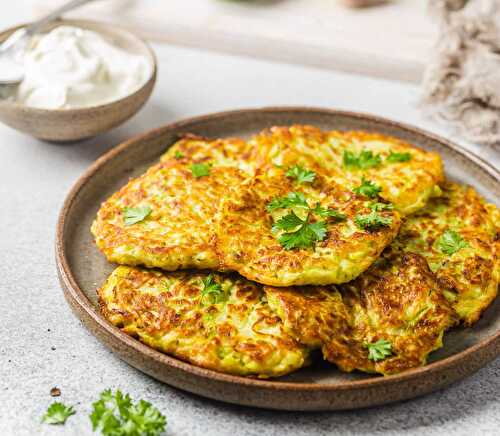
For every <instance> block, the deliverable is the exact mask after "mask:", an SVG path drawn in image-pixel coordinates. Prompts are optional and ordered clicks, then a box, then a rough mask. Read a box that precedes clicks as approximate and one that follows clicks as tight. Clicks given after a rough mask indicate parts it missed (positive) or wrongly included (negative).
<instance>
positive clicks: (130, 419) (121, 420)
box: [90, 389, 167, 436]
mask: <svg viewBox="0 0 500 436" xmlns="http://www.w3.org/2000/svg"><path fill="white" fill-rule="evenodd" d="M92 407H93V410H92V413H91V414H90V421H91V422H92V429H93V430H94V431H96V430H99V431H100V432H101V433H102V434H103V435H104V436H157V435H159V434H161V433H162V432H163V431H165V426H166V424H167V420H166V418H165V417H164V416H163V415H162V414H161V413H160V411H159V410H158V409H157V408H156V407H154V406H153V405H152V404H151V403H148V402H147V401H144V400H140V401H139V402H137V403H135V404H134V403H133V402H132V399H131V398H130V396H129V395H128V394H126V395H123V394H122V393H121V391H119V390H117V391H116V392H115V393H114V394H113V393H112V392H111V390H110V389H106V390H105V391H103V392H102V393H101V397H100V399H99V400H98V401H96V402H95V403H94V404H93V405H92Z"/></svg>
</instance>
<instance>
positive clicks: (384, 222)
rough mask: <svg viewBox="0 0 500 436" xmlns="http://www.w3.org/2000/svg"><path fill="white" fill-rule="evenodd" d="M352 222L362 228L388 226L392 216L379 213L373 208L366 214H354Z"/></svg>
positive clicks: (374, 228) (369, 228) (373, 228)
mask: <svg viewBox="0 0 500 436" xmlns="http://www.w3.org/2000/svg"><path fill="white" fill-rule="evenodd" d="M354 222H355V223H356V225H357V226H358V227H360V228H362V229H365V230H376V229H378V228H380V227H384V226H390V225H391V223H392V218H390V217H384V216H382V215H379V214H378V213H377V212H376V211H375V210H373V211H371V212H370V213H369V214H368V215H356V217H355V218H354Z"/></svg>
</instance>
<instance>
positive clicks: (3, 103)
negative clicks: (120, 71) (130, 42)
mask: <svg viewBox="0 0 500 436" xmlns="http://www.w3.org/2000/svg"><path fill="white" fill-rule="evenodd" d="M29 24H31V22H26V23H22V24H18V25H16V26H13V27H9V28H7V29H5V30H2V31H0V42H1V41H3V40H4V39H5V38H7V37H8V36H9V35H11V34H12V33H14V32H15V31H16V30H19V29H21V28H23V27H25V26H28V25H29ZM65 24H68V25H73V26H75V27H82V28H83V29H85V28H86V27H85V25H90V26H95V27H97V28H100V29H102V28H106V29H107V31H108V32H115V31H116V32H119V33H121V34H125V35H127V36H128V37H130V38H131V39H135V40H136V41H137V42H138V43H139V44H141V45H142V48H143V49H144V52H145V54H146V56H147V57H148V58H149V60H150V62H151V67H152V68H151V74H150V75H149V77H148V78H147V80H146V81H145V82H144V83H143V84H142V85H141V86H140V87H139V88H138V89H136V90H135V91H134V92H132V93H130V94H127V95H125V96H122V97H120V98H118V99H116V100H112V101H109V102H107V103H103V104H94V105H91V106H84V107H75V108H57V109H49V108H40V107H32V106H28V105H25V104H23V103H19V102H17V101H10V100H7V99H4V98H0V107H3V108H5V109H13V110H14V109H17V110H22V111H29V112H32V113H33V114H40V115H41V114H47V113H50V114H61V115H62V114H71V115H78V114H81V113H83V112H87V111H89V110H94V111H95V110H107V109H109V108H111V107H113V106H115V105H117V104H120V103H123V102H124V101H126V100H128V99H130V98H133V97H135V96H137V95H139V94H140V93H141V92H143V91H144V89H146V88H147V87H148V86H150V85H151V83H152V82H155V81H156V77H157V75H158V58H157V57H156V53H155V51H154V50H153V48H152V47H151V45H150V44H149V42H148V41H146V40H145V39H144V38H141V37H140V36H138V35H137V34H136V33H134V32H133V31H131V30H129V29H126V28H125V27H123V26H120V25H115V24H109V23H106V22H104V21H99V20H86V19H67V18H58V19H56V20H54V21H51V22H50V23H48V24H47V26H48V27H49V26H55V27H58V26H59V25H65ZM95 32H97V33H100V32H99V30H95ZM105 36H106V35H104V37H105Z"/></svg>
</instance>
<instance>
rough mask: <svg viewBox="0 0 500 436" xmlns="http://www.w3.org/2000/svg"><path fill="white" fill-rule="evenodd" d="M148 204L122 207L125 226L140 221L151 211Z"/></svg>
mask: <svg viewBox="0 0 500 436" xmlns="http://www.w3.org/2000/svg"><path fill="white" fill-rule="evenodd" d="M151 210H152V209H151V208H150V207H149V206H144V207H126V208H125V209H123V222H124V223H125V225H126V226H131V225H132V224H136V223H138V222H140V221H142V220H143V219H144V218H146V217H147V216H148V215H149V214H150V213H151Z"/></svg>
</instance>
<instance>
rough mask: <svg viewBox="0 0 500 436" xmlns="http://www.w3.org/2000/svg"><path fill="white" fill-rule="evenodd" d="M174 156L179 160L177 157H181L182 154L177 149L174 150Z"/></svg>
mask: <svg viewBox="0 0 500 436" xmlns="http://www.w3.org/2000/svg"><path fill="white" fill-rule="evenodd" d="M174 157H175V158H176V159H177V160H179V159H182V158H183V157H184V155H183V154H182V153H181V152H180V151H179V150H176V152H175V154H174Z"/></svg>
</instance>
